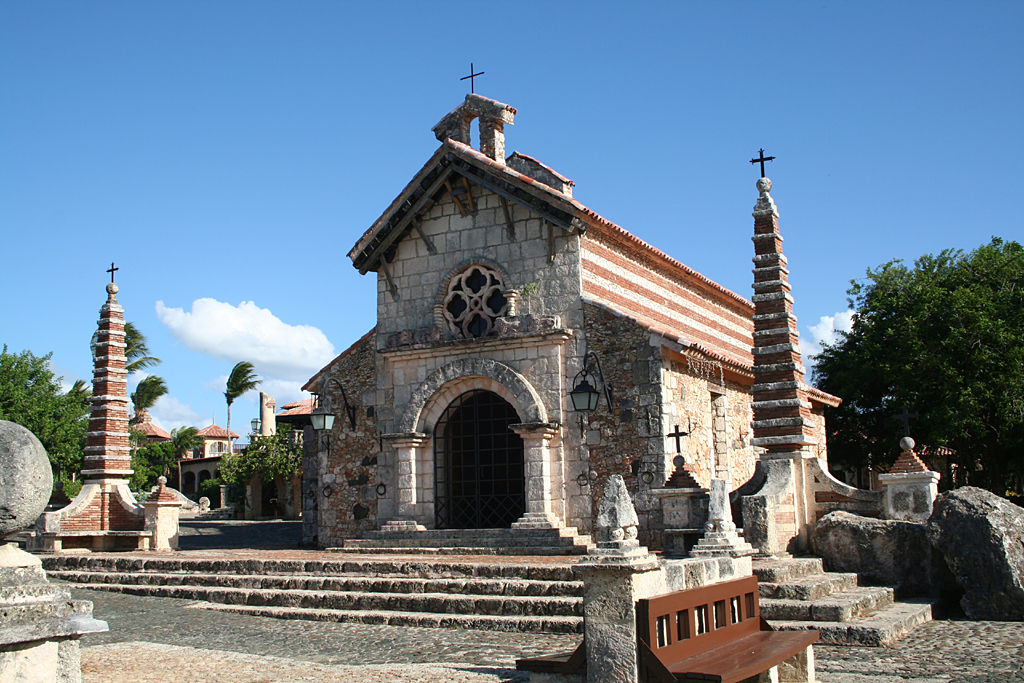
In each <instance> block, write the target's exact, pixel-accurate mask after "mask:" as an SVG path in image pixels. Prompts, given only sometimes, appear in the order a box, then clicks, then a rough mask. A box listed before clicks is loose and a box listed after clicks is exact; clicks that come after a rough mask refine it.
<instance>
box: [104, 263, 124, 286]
mask: <svg viewBox="0 0 1024 683" xmlns="http://www.w3.org/2000/svg"><path fill="white" fill-rule="evenodd" d="M118 270H121V269H120V268H115V267H114V262H113V261H111V262H110V268H109V269H108V270H107V272H108V273H110V281H111V282H113V281H114V272H115V271H118Z"/></svg>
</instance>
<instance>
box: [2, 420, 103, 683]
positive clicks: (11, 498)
mask: <svg viewBox="0 0 1024 683" xmlns="http://www.w3.org/2000/svg"><path fill="white" fill-rule="evenodd" d="M52 486H53V475H52V473H51V472H50V463H49V461H48V459H47V457H46V451H45V450H44V449H43V445H42V444H41V443H39V439H37V438H36V437H35V435H34V434H32V432H30V431H28V430H27V429H25V428H24V427H22V426H20V425H16V424H14V423H13V422H6V421H3V420H0V538H4V537H6V536H9V535H12V534H16V533H18V532H20V531H23V530H24V529H27V528H28V527H29V526H30V525H31V524H32V523H33V522H34V521H35V519H36V518H37V517H39V515H40V514H42V512H43V510H44V509H45V508H46V502H47V500H49V498H50V489H51V488H52ZM0 605H3V619H2V620H0V681H3V682H4V683H6V682H7V681H11V682H12V683H13V682H15V681H18V682H19V683H21V682H25V683H36V682H37V681H38V682H40V683H42V682H44V681H45V682H46V683H50V682H52V683H81V680H82V670H81V658H80V654H79V646H78V640H79V638H81V637H82V636H83V635H84V634H86V633H96V632H100V631H106V630H107V624H106V622H103V621H97V620H96V619H93V618H92V603H91V602H77V601H73V600H71V595H70V594H68V593H67V592H66V591H64V590H63V589H62V588H59V587H57V586H53V585H50V582H49V581H48V580H47V578H46V573H45V572H44V571H43V567H42V563H41V562H40V561H39V558H38V557H34V556H32V555H29V554H28V553H26V552H25V551H23V550H21V549H19V548H18V546H16V545H15V544H14V543H7V544H3V545H0Z"/></svg>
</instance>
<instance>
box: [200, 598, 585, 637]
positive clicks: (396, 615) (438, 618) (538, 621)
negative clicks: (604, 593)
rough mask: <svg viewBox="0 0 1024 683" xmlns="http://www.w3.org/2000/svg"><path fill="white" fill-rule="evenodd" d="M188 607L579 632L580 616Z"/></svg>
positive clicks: (290, 616)
mask: <svg viewBox="0 0 1024 683" xmlns="http://www.w3.org/2000/svg"><path fill="white" fill-rule="evenodd" d="M189 607H190V608H193V609H210V610H217V611H223V612H234V613H236V614H251V615H254V616H261V617H273V618H276V619H305V620H307V621H338V622H355V623H361V624H386V625H388V626H418V627H421V628H463V629H475V630H479V631H504V632H514V633H556V634H572V633H583V618H582V617H533V616H514V617H509V616H494V615H473V614H469V615H467V614H425V613H419V612H390V611H350V610H331V609H303V608H296V607H253V606H249V605H221V604H215V603H197V604H195V605H190V606H189Z"/></svg>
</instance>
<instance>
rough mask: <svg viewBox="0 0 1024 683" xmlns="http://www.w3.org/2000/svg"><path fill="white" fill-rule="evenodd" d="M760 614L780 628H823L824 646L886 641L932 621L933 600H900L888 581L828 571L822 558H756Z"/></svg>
mask: <svg viewBox="0 0 1024 683" xmlns="http://www.w3.org/2000/svg"><path fill="white" fill-rule="evenodd" d="M754 574H755V575H757V577H758V582H759V587H758V588H759V590H758V593H759V594H760V598H761V600H760V602H761V616H763V617H764V618H765V619H767V620H768V622H769V623H771V625H772V626H773V627H774V628H776V629H777V630H808V629H816V630H818V631H820V632H821V641H820V642H821V643H822V644H826V645H864V646H880V645H887V644H889V643H891V642H893V641H895V640H898V639H899V638H901V637H903V636H904V635H906V634H907V633H909V632H910V631H911V630H912V629H913V628H914V627H915V626H918V625H919V624H922V623H924V622H926V621H930V620H931V615H932V612H931V609H932V604H933V603H932V601H928V600H919V601H904V602H896V601H895V596H894V592H893V589H892V588H890V587H888V586H861V585H859V582H858V579H857V575H856V574H848V573H838V572H836V573H833V572H825V571H824V568H823V566H822V562H821V559H819V558H795V559H786V560H769V561H755V562H754Z"/></svg>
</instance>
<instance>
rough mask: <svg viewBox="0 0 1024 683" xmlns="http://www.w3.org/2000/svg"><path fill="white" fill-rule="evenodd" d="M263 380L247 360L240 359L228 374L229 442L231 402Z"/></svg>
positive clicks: (225, 395)
mask: <svg viewBox="0 0 1024 683" xmlns="http://www.w3.org/2000/svg"><path fill="white" fill-rule="evenodd" d="M261 382H262V380H261V379H259V378H258V377H257V376H256V370H255V369H254V368H253V366H252V363H250V362H249V361H247V360H243V361H239V363H238V364H237V365H235V367H234V368H232V370H231V374H230V375H229V376H228V385H227V391H225V392H224V398H226V399H227V401H228V424H227V430H228V443H231V404H232V403H234V402H235V399H236V398H238V397H239V396H241V395H242V394H244V393H246V392H247V391H252V390H253V389H255V388H256V387H257V386H259V385H260V383H261Z"/></svg>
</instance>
